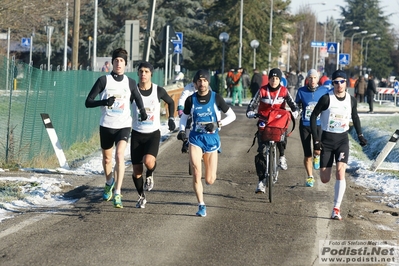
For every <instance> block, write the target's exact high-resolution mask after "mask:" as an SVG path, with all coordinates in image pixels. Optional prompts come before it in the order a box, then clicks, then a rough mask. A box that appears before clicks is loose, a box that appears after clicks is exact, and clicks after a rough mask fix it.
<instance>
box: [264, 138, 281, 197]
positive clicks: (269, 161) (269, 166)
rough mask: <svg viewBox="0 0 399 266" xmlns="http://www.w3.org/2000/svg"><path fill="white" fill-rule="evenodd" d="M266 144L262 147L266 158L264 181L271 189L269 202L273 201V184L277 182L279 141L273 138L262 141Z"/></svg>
mask: <svg viewBox="0 0 399 266" xmlns="http://www.w3.org/2000/svg"><path fill="white" fill-rule="evenodd" d="M262 144H265V145H264V146H263V149H262V155H263V158H264V159H265V169H264V173H263V176H264V179H263V180H264V181H263V183H264V184H265V185H266V187H267V188H268V190H269V202H270V203H271V202H272V201H273V185H274V183H276V182H277V177H278V172H279V171H278V164H277V142H275V141H273V140H269V141H262Z"/></svg>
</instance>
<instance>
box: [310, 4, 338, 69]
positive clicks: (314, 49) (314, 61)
mask: <svg viewBox="0 0 399 266" xmlns="http://www.w3.org/2000/svg"><path fill="white" fill-rule="evenodd" d="M324 4H325V3H323V5H324ZM334 10H337V9H336V8H333V9H325V10H321V11H319V12H317V13H321V12H326V11H334ZM316 31H317V16H316V15H315V20H314V32H313V41H315V42H316V41H317V40H316ZM316 55H317V47H313V58H312V65H313V66H314V69H317V61H316Z"/></svg>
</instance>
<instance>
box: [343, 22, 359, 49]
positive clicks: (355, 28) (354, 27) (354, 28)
mask: <svg viewBox="0 0 399 266" xmlns="http://www.w3.org/2000/svg"><path fill="white" fill-rule="evenodd" d="M358 29H360V27H358V26H353V27H352V28H351V29H346V30H344V31H343V32H342V39H341V50H342V52H343V51H344V41H345V32H346V31H347V30H358Z"/></svg>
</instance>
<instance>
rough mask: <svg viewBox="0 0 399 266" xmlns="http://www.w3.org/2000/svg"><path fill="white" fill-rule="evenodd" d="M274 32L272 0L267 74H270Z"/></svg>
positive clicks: (271, 2) (271, 1)
mask: <svg viewBox="0 0 399 266" xmlns="http://www.w3.org/2000/svg"><path fill="white" fill-rule="evenodd" d="M272 30H273V0H270V28H269V67H268V70H267V73H269V72H270V67H271V61H272Z"/></svg>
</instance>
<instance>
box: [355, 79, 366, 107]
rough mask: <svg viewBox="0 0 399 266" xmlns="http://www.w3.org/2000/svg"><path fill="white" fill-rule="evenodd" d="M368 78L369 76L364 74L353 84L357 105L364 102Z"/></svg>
mask: <svg viewBox="0 0 399 266" xmlns="http://www.w3.org/2000/svg"><path fill="white" fill-rule="evenodd" d="M368 77H369V75H367V74H365V75H364V76H361V77H359V78H358V80H356V82H355V97H356V100H358V102H359V103H363V102H364V94H365V92H366V89H367V80H368Z"/></svg>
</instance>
